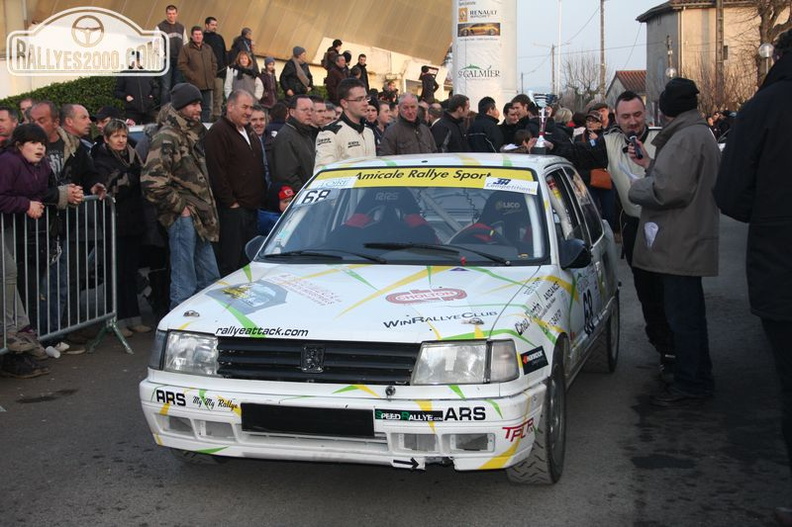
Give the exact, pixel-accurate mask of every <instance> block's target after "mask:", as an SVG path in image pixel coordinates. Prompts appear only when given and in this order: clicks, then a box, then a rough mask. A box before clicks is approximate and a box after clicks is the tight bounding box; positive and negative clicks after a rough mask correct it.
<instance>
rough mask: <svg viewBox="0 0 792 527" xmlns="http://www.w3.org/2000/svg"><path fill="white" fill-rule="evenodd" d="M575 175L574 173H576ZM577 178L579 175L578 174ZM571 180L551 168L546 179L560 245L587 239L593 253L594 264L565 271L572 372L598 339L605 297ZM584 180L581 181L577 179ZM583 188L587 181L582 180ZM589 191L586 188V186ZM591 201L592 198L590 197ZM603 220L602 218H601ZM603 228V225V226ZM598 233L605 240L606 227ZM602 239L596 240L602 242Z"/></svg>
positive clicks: (562, 171) (562, 168) (597, 260)
mask: <svg viewBox="0 0 792 527" xmlns="http://www.w3.org/2000/svg"><path fill="white" fill-rule="evenodd" d="M573 174H574V172H573ZM574 177H577V174H574ZM574 177H570V175H569V173H568V172H567V167H565V166H563V165H561V166H555V167H550V169H549V171H548V173H547V174H546V176H545V178H546V180H547V185H548V187H549V189H550V194H551V197H550V203H551V206H552V208H553V219H554V222H556V235H557V236H558V237H559V242H560V241H562V240H565V239H572V238H577V239H580V240H583V241H584V242H585V243H586V246H587V247H589V249H590V250H591V252H592V261H591V263H590V264H589V265H587V266H586V267H584V268H581V269H563V270H562V271H561V272H562V273H563V274H564V279H565V280H567V281H569V282H570V283H571V284H572V293H573V294H572V300H571V305H570V309H569V328H568V334H569V339H570V344H571V346H570V356H569V357H568V358H567V365H568V370H569V371H570V372H574V371H577V369H578V368H579V367H580V366H582V363H583V361H584V359H585V355H584V351H585V350H586V349H587V348H588V345H589V344H590V343H591V341H592V340H593V338H594V336H595V335H594V334H595V331H594V330H595V328H596V320H597V318H596V317H597V314H598V313H599V311H600V310H601V306H602V294H601V293H600V287H599V285H598V282H599V278H598V272H599V271H598V269H600V270H601V268H602V263H601V257H600V258H597V257H595V256H594V255H595V250H594V243H592V236H591V233H590V231H589V226H588V225H587V223H586V219H585V216H584V213H583V208H582V207H581V204H580V203H579V201H578V194H577V193H576V190H575V186H576V183H575V179H574ZM577 180H578V181H580V178H579V177H577ZM580 184H581V185H582V184H583V182H582V181H580ZM583 191H584V192H585V191H586V189H585V185H584V186H583ZM589 200H590V198H589ZM597 216H598V217H599V215H597ZM600 225H601V223H600ZM595 233H596V234H597V235H598V236H599V238H601V237H602V227H600V229H599V231H595ZM599 238H598V239H597V240H595V241H596V242H599Z"/></svg>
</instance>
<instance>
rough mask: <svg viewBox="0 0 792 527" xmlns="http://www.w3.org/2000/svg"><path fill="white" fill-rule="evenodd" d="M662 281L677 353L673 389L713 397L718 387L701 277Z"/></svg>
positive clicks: (667, 275) (666, 308) (668, 275)
mask: <svg viewBox="0 0 792 527" xmlns="http://www.w3.org/2000/svg"><path fill="white" fill-rule="evenodd" d="M662 277H663V294H664V300H665V313H666V317H667V318H668V325H669V326H671V334H672V335H673V339H674V351H675V352H676V364H675V365H674V384H673V388H675V389H677V390H679V391H681V392H685V393H689V394H692V395H706V394H711V393H712V391H713V389H714V388H715V384H714V381H713V379H712V361H711V360H710V354H709V336H708V334H707V309H706V306H705V304H704V289H703V288H702V286H701V277H700V276H678V275H670V274H664V275H662Z"/></svg>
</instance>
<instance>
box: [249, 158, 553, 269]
mask: <svg viewBox="0 0 792 527" xmlns="http://www.w3.org/2000/svg"><path fill="white" fill-rule="evenodd" d="M411 175H412V177H411ZM466 175H467V177H466ZM547 257H548V241H547V230H546V223H545V214H544V207H543V200H542V199H541V196H540V191H539V185H538V183H537V178H536V174H535V173H534V172H533V171H531V170H528V169H525V168H519V169H518V168H483V167H431V168H427V167H425V166H424V167H420V168H419V167H395V168H390V167H389V168H383V167H370V168H362V169H354V170H352V169H341V170H331V171H326V172H323V173H320V174H319V175H318V176H317V177H316V178H315V179H313V180H312V181H311V182H310V184H309V185H308V186H307V188H304V189H303V190H302V191H301V192H300V193H299V195H298V196H297V197H296V199H295V200H294V201H293V202H292V204H291V205H290V206H289V208H288V210H287V211H286V212H285V215H284V217H283V218H282V219H281V221H280V222H279V223H278V226H277V227H276V230H275V231H274V232H273V233H272V234H271V235H270V236H269V238H268V239H267V243H266V244H265V245H264V247H263V248H262V250H261V251H260V252H259V254H258V256H257V258H256V260H257V261H266V262H277V263H286V262H288V263H315V262H325V263H349V262H359V263H371V264H381V265H382V264H384V265H387V264H391V265H407V264H409V265H415V264H418V265H444V264H445V265H460V264H461V265H466V264H470V265H483V266H500V265H537V264H539V263H544V261H545V260H546V259H547Z"/></svg>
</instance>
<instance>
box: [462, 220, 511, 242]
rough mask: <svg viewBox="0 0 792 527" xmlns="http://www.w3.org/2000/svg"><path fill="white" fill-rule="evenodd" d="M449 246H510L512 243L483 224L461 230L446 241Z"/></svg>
mask: <svg viewBox="0 0 792 527" xmlns="http://www.w3.org/2000/svg"><path fill="white" fill-rule="evenodd" d="M448 243H449V244H459V243H478V244H485V245H512V243H511V242H510V241H509V240H508V239H507V238H506V237H505V236H504V235H502V234H501V233H499V232H498V231H496V230H495V229H493V228H492V227H489V226H488V225H484V224H483V223H475V224H473V225H471V226H469V227H467V228H465V229H462V230H461V231H460V232H458V233H456V234H455V235H454V236H452V237H451V239H450V240H448Z"/></svg>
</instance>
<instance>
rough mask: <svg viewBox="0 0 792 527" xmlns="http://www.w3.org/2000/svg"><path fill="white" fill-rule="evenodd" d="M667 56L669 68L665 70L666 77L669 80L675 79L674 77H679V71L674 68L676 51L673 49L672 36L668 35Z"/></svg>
mask: <svg viewBox="0 0 792 527" xmlns="http://www.w3.org/2000/svg"><path fill="white" fill-rule="evenodd" d="M666 56H667V60H666V64H667V67H666V70H665V76H666V78H667V79H673V78H674V77H676V76H677V70H676V68H675V67H674V66H672V64H673V56H674V50H673V49H671V35H666Z"/></svg>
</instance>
